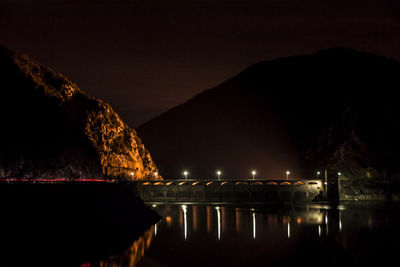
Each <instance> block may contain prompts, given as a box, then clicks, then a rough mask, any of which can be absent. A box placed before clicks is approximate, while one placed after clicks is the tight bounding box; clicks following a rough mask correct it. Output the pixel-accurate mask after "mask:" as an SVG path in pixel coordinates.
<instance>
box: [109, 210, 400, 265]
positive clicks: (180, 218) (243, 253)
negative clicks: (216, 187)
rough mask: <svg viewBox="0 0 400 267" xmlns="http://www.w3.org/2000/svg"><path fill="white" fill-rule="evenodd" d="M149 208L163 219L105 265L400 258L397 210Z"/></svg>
mask: <svg viewBox="0 0 400 267" xmlns="http://www.w3.org/2000/svg"><path fill="white" fill-rule="evenodd" d="M149 205H151V206H152V208H153V209H154V210H155V211H157V212H158V213H159V214H160V215H161V216H162V218H163V219H162V221H160V222H159V223H157V224H156V225H154V226H153V227H152V228H151V229H149V230H148V231H147V232H146V233H145V234H144V235H143V237H142V238H140V239H139V240H137V241H135V243H134V244H133V245H132V246H131V247H130V248H129V249H128V250H127V251H125V252H124V253H123V254H121V255H115V256H113V257H111V258H110V259H108V260H105V261H103V262H102V265H103V266H111V265H113V266H134V265H138V266H267V265H268V266H294V265H301V264H307V265H308V266H348V265H352V266H354V265H364V264H368V265H369V264H371V263H374V264H385V263H389V262H390V261H391V260H393V259H396V260H397V256H398V255H400V245H399V242H400V234H399V233H400V231H399V227H400V224H399V223H400V216H399V211H400V209H399V206H397V205H396V206H393V205H391V206H382V204H345V205H339V206H327V205H303V206H288V207H282V206H281V207H276V206H272V207H266V206H238V205H190V204H176V205H164V204H162V205H160V204H149ZM391 265H392V264H391Z"/></svg>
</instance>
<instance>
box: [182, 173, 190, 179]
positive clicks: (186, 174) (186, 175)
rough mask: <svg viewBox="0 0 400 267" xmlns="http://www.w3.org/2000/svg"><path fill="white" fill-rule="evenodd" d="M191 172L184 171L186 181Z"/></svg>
mask: <svg viewBox="0 0 400 267" xmlns="http://www.w3.org/2000/svg"><path fill="white" fill-rule="evenodd" d="M188 174H189V172H188V171H183V175H184V176H185V179H186V180H187V177H188Z"/></svg>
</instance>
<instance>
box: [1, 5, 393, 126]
mask: <svg viewBox="0 0 400 267" xmlns="http://www.w3.org/2000/svg"><path fill="white" fill-rule="evenodd" d="M0 42H2V43H3V44H4V45H6V46H8V47H9V48H12V49H15V50H17V51H20V52H24V53H27V54H28V55H30V56H31V57H32V58H34V59H36V60H38V61H39V62H41V63H43V64H45V65H47V66H50V67H52V68H54V69H55V70H57V71H59V72H62V73H63V74H65V75H66V76H67V77H69V78H70V79H72V80H73V81H75V82H77V83H78V84H79V85H80V87H81V88H82V89H83V90H84V91H86V92H87V93H89V94H90V95H92V96H96V97H99V98H102V99H104V100H106V101H107V102H109V103H110V104H111V105H112V106H113V107H114V108H115V110H116V111H117V112H119V113H120V115H121V116H122V118H123V119H124V120H125V121H126V122H127V123H128V124H129V125H131V126H135V127H136V126H138V125H140V124H141V123H143V122H145V121H147V120H148V119H150V118H152V117H154V116H155V115H158V114H159V113H161V112H162V111H165V110H167V109H169V108H171V107H173V106H175V105H177V104H180V103H182V102H184V101H186V100H188V99H189V98H191V97H192V96H194V95H195V94H196V93H198V92H201V91H203V90H205V89H208V88H210V87H213V86H216V85H217V84H219V83H221V82H222V81H224V80H226V79H228V78H229V77H232V76H233V75H235V74H237V73H238V72H240V71H242V70H243V69H244V68H246V67H248V66H250V65H252V64H254V63H257V62H259V61H262V60H266V59H272V58H277V57H282V56H290V55H297V54H300V53H311V52H314V51H315V50H317V49H320V48H326V47H331V46H346V47H350V48H354V49H358V50H363V51H366V52H373V53H378V54H381V55H385V56H388V57H394V58H396V59H397V60H400V1H399V0H263V1H261V0H260V1H259V0H255V1H251V0H230V1H228V0H170V1H167V0H164V1H153V0H140V1H134V0H119V1H118V0H104V1H93V0H52V1H46V0H31V1H28V0H1V1H0Z"/></svg>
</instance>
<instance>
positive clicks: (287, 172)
mask: <svg viewBox="0 0 400 267" xmlns="http://www.w3.org/2000/svg"><path fill="white" fill-rule="evenodd" d="M289 174H290V171H286V179H289Z"/></svg>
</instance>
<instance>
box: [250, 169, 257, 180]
mask: <svg viewBox="0 0 400 267" xmlns="http://www.w3.org/2000/svg"><path fill="white" fill-rule="evenodd" d="M256 173H257V172H256V171H255V170H252V171H251V174H252V175H253V180H254V179H255V176H256Z"/></svg>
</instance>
